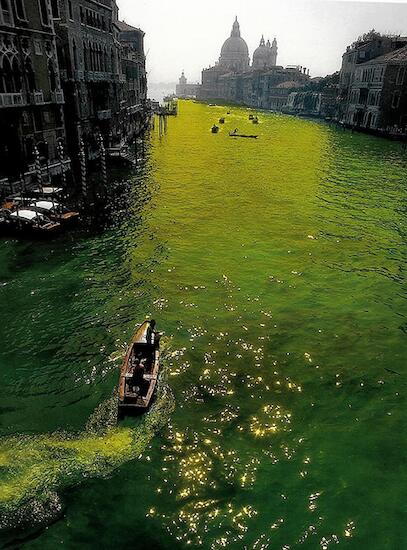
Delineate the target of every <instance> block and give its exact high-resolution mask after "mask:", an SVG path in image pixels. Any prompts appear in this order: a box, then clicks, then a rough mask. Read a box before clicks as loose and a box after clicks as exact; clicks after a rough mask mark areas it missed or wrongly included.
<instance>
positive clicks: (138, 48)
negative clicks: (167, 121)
mask: <svg viewBox="0 0 407 550" xmlns="http://www.w3.org/2000/svg"><path fill="white" fill-rule="evenodd" d="M115 24H116V27H117V28H118V29H119V37H118V38H119V43H120V47H121V64H122V66H121V74H122V75H124V83H123V89H122V96H123V97H122V100H121V102H120V136H119V137H120V140H122V141H128V140H129V139H132V138H133V137H135V136H136V135H138V134H139V133H140V131H141V130H142V128H143V126H144V125H145V122H146V116H147V112H146V110H147V73H146V57H145V54H144V36H145V33H144V32H143V31H142V30H141V29H139V28H137V27H133V26H131V25H129V24H128V23H126V22H124V21H119V20H118V19H117V20H116V22H115Z"/></svg>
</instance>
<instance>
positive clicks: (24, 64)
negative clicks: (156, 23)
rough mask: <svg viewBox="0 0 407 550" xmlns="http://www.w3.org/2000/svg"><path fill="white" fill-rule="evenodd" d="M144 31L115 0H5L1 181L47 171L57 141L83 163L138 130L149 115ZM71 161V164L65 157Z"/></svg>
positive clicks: (0, 19) (0, 20)
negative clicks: (123, 16)
mask: <svg viewBox="0 0 407 550" xmlns="http://www.w3.org/2000/svg"><path fill="white" fill-rule="evenodd" d="M143 41H144V33H143V31H141V30H140V29H137V28H134V27H131V26H129V25H127V24H126V23H123V22H121V21H119V19H118V8H117V5H116V2H115V0H98V1H97V2H96V1H95V0H38V1H32V0H1V2H0V128H1V132H0V182H1V181H2V180H3V182H4V181H6V180H16V179H19V178H21V177H23V175H24V174H25V176H26V177H27V176H28V178H29V177H30V174H31V172H32V169H33V162H34V161H35V158H34V156H33V155H34V151H35V149H38V151H39V153H40V160H41V162H42V163H43V164H44V165H45V164H46V165H47V167H48V171H49V170H51V174H52V167H53V165H54V164H55V163H56V162H57V160H58V144H59V143H62V144H63V146H64V148H65V151H67V153H68V154H69V156H70V157H72V160H73V161H74V162H73V165H74V168H75V165H76V164H77V163H78V161H77V156H78V155H77V154H78V148H79V144H80V142H81V140H83V141H84V142H85V146H86V148H87V149H88V151H89V156H90V157H92V155H94V154H95V150H96V143H95V134H96V133H98V132H101V133H102V135H103V137H104V141H105V145H106V146H107V147H109V146H113V145H117V144H120V143H121V142H122V141H123V140H125V139H128V138H130V137H131V136H132V135H133V134H134V133H136V132H138V131H139V129H140V127H141V126H142V124H143V121H144V118H145V108H146V93H147V82H146V71H145V56H144V47H143ZM68 164H69V162H68Z"/></svg>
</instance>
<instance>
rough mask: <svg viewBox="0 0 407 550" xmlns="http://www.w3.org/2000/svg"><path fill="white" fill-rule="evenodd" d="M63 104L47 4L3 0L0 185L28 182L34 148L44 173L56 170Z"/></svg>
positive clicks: (62, 137)
mask: <svg viewBox="0 0 407 550" xmlns="http://www.w3.org/2000/svg"><path fill="white" fill-rule="evenodd" d="M63 105H64V94H63V92H62V89H61V80H60V74H59V66H58V58H57V45H56V35H55V29H54V24H53V13H52V10H51V4H50V3H49V2H48V0H38V1H36V2H31V1H27V0H15V1H11V0H2V1H1V3H0V127H1V132H0V182H3V184H6V182H13V181H22V180H25V179H28V180H29V179H30V177H31V176H32V175H33V174H34V168H33V167H34V162H35V160H36V158H35V151H36V148H37V149H38V153H39V160H40V163H41V164H42V166H43V169H44V170H46V171H47V172H48V173H51V172H52V171H53V170H56V171H58V170H59V168H56V167H55V164H58V143H59V142H62V143H64V142H65V129H64V115H63ZM37 156H38V155H37ZM37 160H38V159H37ZM58 166H59V164H58ZM66 169H69V163H68V165H67V166H66Z"/></svg>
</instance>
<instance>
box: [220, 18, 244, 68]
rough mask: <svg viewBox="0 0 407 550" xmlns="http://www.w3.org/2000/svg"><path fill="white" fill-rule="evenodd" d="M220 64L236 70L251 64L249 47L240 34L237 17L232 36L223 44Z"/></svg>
mask: <svg viewBox="0 0 407 550" xmlns="http://www.w3.org/2000/svg"><path fill="white" fill-rule="evenodd" d="M219 65H221V66H224V67H226V68H228V69H230V70H235V71H244V70H245V69H246V68H247V67H248V66H249V48H248V46H247V44H246V42H245V41H244V40H243V38H242V37H241V36H240V26H239V23H238V21H237V18H236V20H235V22H234V23H233V28H232V32H231V35H230V37H229V38H228V39H227V40H226V41H225V43H224V44H223V46H222V50H221V54H220V58H219Z"/></svg>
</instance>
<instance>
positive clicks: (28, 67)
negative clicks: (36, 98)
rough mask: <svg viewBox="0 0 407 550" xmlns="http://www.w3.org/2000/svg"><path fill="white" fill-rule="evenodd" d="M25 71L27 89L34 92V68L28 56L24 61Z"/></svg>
mask: <svg viewBox="0 0 407 550" xmlns="http://www.w3.org/2000/svg"><path fill="white" fill-rule="evenodd" d="M25 73H26V76H27V85H28V90H29V91H30V92H34V91H35V89H36V86H35V73H34V70H33V66H32V62H31V59H30V58H29V57H28V58H27V60H26V62H25Z"/></svg>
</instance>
